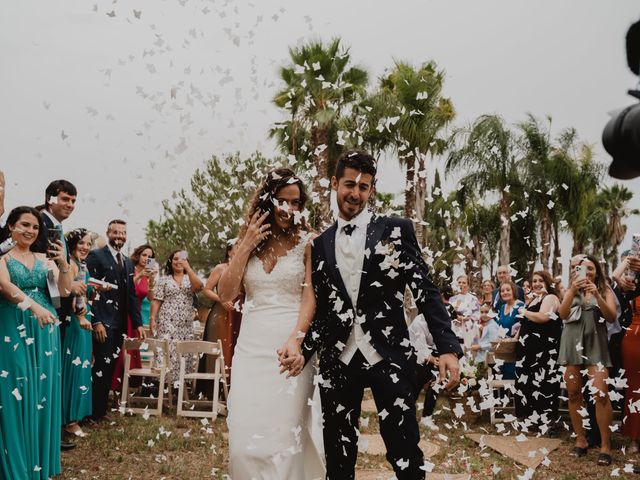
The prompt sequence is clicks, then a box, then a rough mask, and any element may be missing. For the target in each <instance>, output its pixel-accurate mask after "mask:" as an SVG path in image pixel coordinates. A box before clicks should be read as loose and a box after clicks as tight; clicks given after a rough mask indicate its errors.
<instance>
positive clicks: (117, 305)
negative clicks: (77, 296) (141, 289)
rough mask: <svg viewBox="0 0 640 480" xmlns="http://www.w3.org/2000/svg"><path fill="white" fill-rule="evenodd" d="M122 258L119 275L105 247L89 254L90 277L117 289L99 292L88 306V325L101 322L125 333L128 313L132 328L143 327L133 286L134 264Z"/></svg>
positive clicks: (126, 258) (113, 260) (111, 256)
mask: <svg viewBox="0 0 640 480" xmlns="http://www.w3.org/2000/svg"><path fill="white" fill-rule="evenodd" d="M122 256H123V261H124V271H123V272H122V276H119V274H118V266H117V264H116V260H115V259H114V258H113V255H111V251H110V250H109V247H107V246H105V247H103V248H100V249H97V250H92V251H91V252H90V253H89V256H88V257H87V268H88V269H89V274H90V275H91V276H92V277H93V278H95V279H97V280H103V281H105V282H109V283H113V284H116V285H118V289H117V290H110V291H102V292H99V293H98V296H97V297H96V299H95V300H94V301H93V302H92V304H91V313H92V314H93V315H92V317H91V323H102V324H103V325H104V326H105V328H112V329H119V330H122V331H124V330H126V328H127V314H128V315H129V316H130V317H131V324H132V326H133V328H134V329H135V328H138V327H139V326H141V325H142V319H141V318H140V309H139V308H138V299H137V298H136V290H135V285H134V284H133V264H132V263H131V260H130V259H129V257H127V256H125V255H124V254H123V255H122Z"/></svg>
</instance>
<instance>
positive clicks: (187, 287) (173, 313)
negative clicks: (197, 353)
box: [154, 275, 194, 387]
mask: <svg viewBox="0 0 640 480" xmlns="http://www.w3.org/2000/svg"><path fill="white" fill-rule="evenodd" d="M154 298H155V299H156V300H159V301H161V302H162V303H161V305H160V310H159V311H158V318H157V320H156V321H157V338H158V339H160V340H164V339H167V340H169V350H170V359H169V365H168V366H169V369H170V372H169V376H170V378H171V382H172V383H173V384H174V385H173V386H174V387H177V381H178V375H179V374H180V359H179V358H178V356H177V354H176V343H177V342H181V341H185V340H193V339H194V330H193V319H194V312H193V293H192V291H191V282H189V277H188V276H187V275H184V276H183V277H182V282H181V284H180V285H178V284H177V283H176V281H175V280H174V279H173V277H172V276H166V277H161V278H160V279H159V280H158V284H157V285H156V290H155V296H154ZM193 370H194V369H193V361H192V359H189V358H187V368H186V373H191V372H193Z"/></svg>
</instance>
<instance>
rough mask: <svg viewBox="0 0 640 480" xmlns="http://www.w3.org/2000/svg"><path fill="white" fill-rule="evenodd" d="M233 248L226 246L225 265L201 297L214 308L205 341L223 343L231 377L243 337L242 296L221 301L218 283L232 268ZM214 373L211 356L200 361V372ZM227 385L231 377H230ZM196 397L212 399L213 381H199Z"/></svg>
mask: <svg viewBox="0 0 640 480" xmlns="http://www.w3.org/2000/svg"><path fill="white" fill-rule="evenodd" d="M232 252H233V247H232V246H231V245H228V246H227V249H226V252H225V259H224V262H222V263H219V264H218V265H216V266H215V267H214V268H213V270H211V273H210V274H209V278H208V279H207V281H206V283H205V285H204V288H203V289H202V294H203V295H204V296H205V297H206V298H208V299H209V300H211V301H212V302H214V303H213V306H212V307H211V310H210V311H209V315H208V316H207V321H206V323H205V326H204V332H203V334H202V338H203V340H206V341H208V342H216V341H218V340H220V342H221V343H222V355H223V357H224V363H225V368H226V372H225V373H226V374H227V375H230V373H231V366H232V358H233V349H234V348H235V345H236V341H237V339H238V334H239V333H240V320H241V319H242V313H241V312H242V295H238V297H236V299H235V300H232V301H230V302H222V301H220V296H219V295H218V288H217V287H218V282H219V281H220V277H222V274H223V272H224V271H225V270H226V268H227V267H228V266H229V260H230V258H231V256H232V255H233V253H232ZM214 370H215V359H214V358H213V357H212V356H211V355H204V356H203V357H201V358H200V362H199V364H198V372H202V373H213V372H214ZM227 381H228V384H229V385H230V384H231V382H230V381H229V377H227ZM196 394H198V395H200V394H202V395H204V396H205V397H207V398H211V396H212V395H213V380H198V382H197V384H196Z"/></svg>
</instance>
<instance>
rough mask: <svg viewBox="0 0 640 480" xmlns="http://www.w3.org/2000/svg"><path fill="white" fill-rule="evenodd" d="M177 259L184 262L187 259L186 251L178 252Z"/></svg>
mask: <svg viewBox="0 0 640 480" xmlns="http://www.w3.org/2000/svg"><path fill="white" fill-rule="evenodd" d="M178 258H179V259H180V260H186V259H187V258H189V254H188V253H187V251H186V250H181V251H179V252H178Z"/></svg>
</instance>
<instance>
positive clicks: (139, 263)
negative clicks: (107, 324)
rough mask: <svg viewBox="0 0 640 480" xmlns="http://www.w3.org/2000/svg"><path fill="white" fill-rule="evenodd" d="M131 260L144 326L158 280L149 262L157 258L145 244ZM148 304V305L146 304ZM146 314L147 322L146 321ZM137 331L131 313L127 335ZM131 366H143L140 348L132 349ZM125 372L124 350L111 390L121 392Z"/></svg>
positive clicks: (136, 380)
mask: <svg viewBox="0 0 640 480" xmlns="http://www.w3.org/2000/svg"><path fill="white" fill-rule="evenodd" d="M130 258H131V262H132V263H133V285H134V289H135V295H136V298H137V299H138V304H137V309H138V310H139V312H140V319H141V321H142V326H145V325H148V324H149V312H150V309H151V300H153V288H154V286H155V282H156V274H157V273H158V272H157V270H155V269H154V268H153V264H149V260H150V259H154V258H155V252H154V251H153V248H151V246H150V245H147V244H144V245H140V246H139V247H137V248H136V249H135V250H134V251H133V253H132V254H131V257H130ZM145 304H146V306H145ZM145 315H146V323H145ZM136 336H137V331H136V329H135V328H134V327H133V322H132V320H131V315H128V316H127V337H129V338H134V337H136ZM129 355H131V368H142V360H141V358H140V351H139V350H130V351H129ZM123 374H124V352H120V356H119V357H118V361H117V362H116V367H115V369H114V371H113V377H112V378H111V390H112V391H114V392H119V391H120V390H121V388H122V375H123ZM140 380H141V378H140V377H132V378H131V381H130V385H131V386H132V387H137V386H139V383H140Z"/></svg>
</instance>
